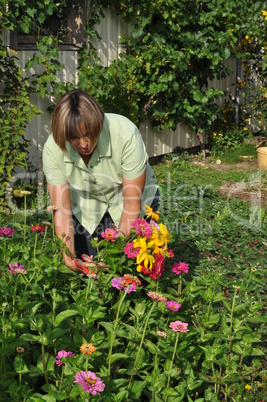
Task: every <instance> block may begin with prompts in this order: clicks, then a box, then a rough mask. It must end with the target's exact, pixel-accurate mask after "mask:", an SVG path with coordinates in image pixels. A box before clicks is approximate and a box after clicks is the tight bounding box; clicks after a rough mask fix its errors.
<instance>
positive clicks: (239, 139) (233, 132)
mask: <svg viewBox="0 0 267 402" xmlns="http://www.w3.org/2000/svg"><path fill="white" fill-rule="evenodd" d="M247 137H248V135H247V129H246V127H244V128H243V129H242V128H240V129H238V128H235V127H233V128H232V129H229V130H227V131H226V132H223V131H222V132H220V131H219V132H215V131H214V132H213V139H212V144H211V146H212V153H214V154H215V155H220V153H222V154H223V153H227V152H229V151H232V150H234V149H237V148H239V147H240V144H242V143H243V142H244V140H245V139H246V138H247Z"/></svg>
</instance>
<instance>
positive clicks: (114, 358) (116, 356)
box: [110, 353, 129, 363]
mask: <svg viewBox="0 0 267 402" xmlns="http://www.w3.org/2000/svg"><path fill="white" fill-rule="evenodd" d="M120 359H129V356H128V355H125V354H124V353H115V354H113V355H111V358H110V362H111V363H114V362H116V361H117V360H120Z"/></svg>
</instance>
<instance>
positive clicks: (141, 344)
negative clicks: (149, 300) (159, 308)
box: [128, 301, 156, 388]
mask: <svg viewBox="0 0 267 402" xmlns="http://www.w3.org/2000/svg"><path fill="white" fill-rule="evenodd" d="M155 304H156V302H155V301H153V304H152V307H151V309H150V311H149V313H148V315H147V318H146V322H145V326H144V330H143V334H142V338H141V342H140V345H139V349H138V352H137V355H136V358H135V362H134V365H133V369H132V373H131V377H130V381H129V385H128V388H130V385H131V382H132V379H133V375H134V371H135V367H136V364H137V361H138V358H139V354H140V352H141V349H142V346H143V342H144V339H145V334H146V328H147V325H148V321H149V318H150V316H151V314H152V311H153V309H154V307H155Z"/></svg>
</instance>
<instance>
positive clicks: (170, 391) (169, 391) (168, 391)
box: [162, 388, 180, 397]
mask: <svg viewBox="0 0 267 402" xmlns="http://www.w3.org/2000/svg"><path fill="white" fill-rule="evenodd" d="M162 394H163V395H165V396H174V397H179V396H180V394H179V393H178V392H177V390H176V389H175V388H164V389H163V390H162Z"/></svg>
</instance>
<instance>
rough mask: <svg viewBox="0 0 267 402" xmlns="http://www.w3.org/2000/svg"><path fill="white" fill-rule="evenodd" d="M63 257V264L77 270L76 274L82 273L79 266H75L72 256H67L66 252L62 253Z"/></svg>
mask: <svg viewBox="0 0 267 402" xmlns="http://www.w3.org/2000/svg"><path fill="white" fill-rule="evenodd" d="M63 258H64V263H65V265H66V266H67V267H68V268H69V269H71V270H72V271H74V272H77V273H78V274H84V271H83V270H82V269H81V268H79V267H77V265H76V264H75V262H74V259H73V258H71V257H70V256H68V255H66V254H64V255H63Z"/></svg>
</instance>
